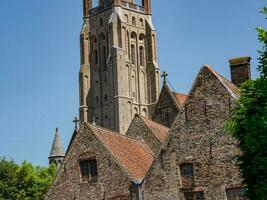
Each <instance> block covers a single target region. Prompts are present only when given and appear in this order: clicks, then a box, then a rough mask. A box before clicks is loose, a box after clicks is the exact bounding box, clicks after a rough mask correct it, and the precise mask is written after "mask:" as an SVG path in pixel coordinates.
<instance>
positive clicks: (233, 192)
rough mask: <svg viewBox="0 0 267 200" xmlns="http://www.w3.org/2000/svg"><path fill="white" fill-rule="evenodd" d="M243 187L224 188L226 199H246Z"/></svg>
mask: <svg viewBox="0 0 267 200" xmlns="http://www.w3.org/2000/svg"><path fill="white" fill-rule="evenodd" d="M245 194H246V189H245V188H229V189H226V196H227V200H246V199H247V198H246V196H245Z"/></svg>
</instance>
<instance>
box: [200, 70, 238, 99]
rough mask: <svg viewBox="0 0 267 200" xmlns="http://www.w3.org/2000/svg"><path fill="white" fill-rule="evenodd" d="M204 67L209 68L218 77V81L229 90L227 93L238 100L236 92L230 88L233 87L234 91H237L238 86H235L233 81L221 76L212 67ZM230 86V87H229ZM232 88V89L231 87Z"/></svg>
mask: <svg viewBox="0 0 267 200" xmlns="http://www.w3.org/2000/svg"><path fill="white" fill-rule="evenodd" d="M203 67H204V68H205V67H206V68H207V69H208V70H209V71H210V72H211V73H212V74H213V75H214V76H216V77H217V79H219V81H220V82H221V83H222V85H223V86H224V87H225V88H226V89H227V91H228V92H229V93H230V94H231V95H232V96H233V97H234V98H236V99H237V98H238V97H237V95H236V94H235V91H234V90H233V89H232V88H230V87H233V88H234V89H237V86H236V85H235V84H233V83H232V82H231V81H229V80H228V79H227V78H225V77H224V76H222V75H220V74H219V73H218V72H216V71H215V70H214V69H212V67H211V66H209V65H203ZM224 81H225V82H226V83H225V82H224ZM227 84H230V85H227ZM229 86H230V87H229Z"/></svg>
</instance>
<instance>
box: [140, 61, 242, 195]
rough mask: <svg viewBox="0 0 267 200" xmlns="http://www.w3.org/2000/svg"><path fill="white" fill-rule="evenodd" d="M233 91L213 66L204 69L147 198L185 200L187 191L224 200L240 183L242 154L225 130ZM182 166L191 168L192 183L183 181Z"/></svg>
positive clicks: (149, 178)
mask: <svg viewBox="0 0 267 200" xmlns="http://www.w3.org/2000/svg"><path fill="white" fill-rule="evenodd" d="M230 87H231V88H230ZM233 89H234V90H233ZM235 90H236V88H235V86H233V85H232V84H231V83H230V82H228V81H226V80H225V79H224V78H222V77H221V76H220V75H218V74H217V73H215V72H214V71H212V70H211V69H210V68H209V67H207V66H204V67H202V69H201V71H200V73H199V75H198V76H197V78H196V80H195V83H194V85H193V87H192V89H191V91H190V93H189V95H188V97H187V100H186V102H185V107H184V109H183V111H182V112H180V113H179V114H178V117H177V118H176V121H175V123H174V125H173V127H172V128H171V131H170V133H169V136H168V138H167V139H166V140H165V142H164V143H163V145H162V147H161V150H160V153H159V154H158V156H157V158H156V159H155V160H154V162H153V164H152V166H151V168H150V170H149V172H148V174H147V175H146V177H145V180H144V184H143V187H142V191H143V198H144V199H149V200H150V199H162V200H163V199H168V200H174V199H184V192H186V191H202V192H204V198H205V199H207V200H209V199H210V200H214V199H218V200H219V199H226V192H225V187H226V186H228V185H232V184H237V185H239V184H240V183H241V181H242V180H241V179H240V177H239V171H238V167H237V166H236V163H235V157H236V156H237V155H238V154H239V153H240V152H239V150H238V148H237V145H236V141H235V140H234V139H233V138H232V137H230V136H229V135H227V134H226V133H225V131H224V124H225V122H226V120H227V119H228V117H229V115H230V110H231V108H232V107H233V106H234V101H235V100H236V98H237V96H236V94H235V92H236V91H235ZM184 163H190V164H192V165H193V170H194V175H193V177H192V180H189V179H188V178H187V177H181V172H180V166H181V165H182V164H184Z"/></svg>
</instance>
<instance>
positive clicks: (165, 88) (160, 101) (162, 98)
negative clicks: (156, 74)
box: [155, 84, 180, 110]
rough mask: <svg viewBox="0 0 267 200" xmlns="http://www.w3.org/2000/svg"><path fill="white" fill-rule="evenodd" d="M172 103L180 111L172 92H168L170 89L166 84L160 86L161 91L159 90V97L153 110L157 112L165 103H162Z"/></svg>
mask: <svg viewBox="0 0 267 200" xmlns="http://www.w3.org/2000/svg"><path fill="white" fill-rule="evenodd" d="M166 94H167V95H168V98H166ZM166 100H167V101H169V100H170V101H172V103H173V104H174V105H176V107H177V109H178V110H179V109H180V105H179V103H178V101H177V99H176V98H175V96H174V94H173V92H172V91H171V90H170V88H169V87H168V85H167V84H164V85H163V86H162V89H161V92H160V95H159V99H158V103H157V105H156V107H155V110H157V109H158V108H159V107H160V106H161V105H162V104H163V103H165V102H164V101H166Z"/></svg>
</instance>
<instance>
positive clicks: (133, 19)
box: [132, 17, 136, 26]
mask: <svg viewBox="0 0 267 200" xmlns="http://www.w3.org/2000/svg"><path fill="white" fill-rule="evenodd" d="M132 24H133V25H134V26H135V25H136V20H135V17H133V18H132Z"/></svg>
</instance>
